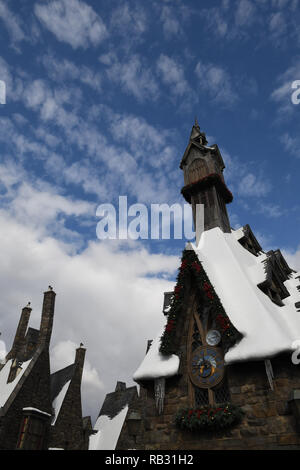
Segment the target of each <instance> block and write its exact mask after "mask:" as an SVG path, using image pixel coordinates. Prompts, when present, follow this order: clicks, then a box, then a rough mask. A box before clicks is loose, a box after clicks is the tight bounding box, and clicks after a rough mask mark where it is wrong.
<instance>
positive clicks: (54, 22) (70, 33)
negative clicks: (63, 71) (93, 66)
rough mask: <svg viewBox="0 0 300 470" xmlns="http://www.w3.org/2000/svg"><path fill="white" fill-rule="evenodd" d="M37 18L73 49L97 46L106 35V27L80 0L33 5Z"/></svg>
mask: <svg viewBox="0 0 300 470" xmlns="http://www.w3.org/2000/svg"><path fill="white" fill-rule="evenodd" d="M34 11H35V14H36V16H37V17H38V19H39V20H40V21H41V22H42V23H43V24H44V25H45V26H46V28H48V29H49V31H51V32H52V33H53V34H54V35H55V36H56V38H57V39H58V40H59V41H62V42H66V43H67V44H70V45H71V46H72V47H73V49H77V48H79V47H83V48H87V47H88V46H90V45H92V46H97V45H98V44H99V43H100V42H102V41H103V40H104V39H105V38H106V37H107V29H106V26H105V24H104V23H103V21H102V19H101V18H100V16H99V15H98V14H97V13H96V12H95V10H94V9H93V8H92V7H91V6H89V5H87V4H86V3H85V2H83V1H80V0H55V1H50V2H47V3H46V4H45V3H43V4H41V3H39V4H36V5H35V7H34Z"/></svg>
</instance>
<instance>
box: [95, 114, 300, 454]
mask: <svg viewBox="0 0 300 470" xmlns="http://www.w3.org/2000/svg"><path fill="white" fill-rule="evenodd" d="M180 168H181V169H182V170H183V173H184V187H183V188H182V191H181V192H182V195H183V196H184V198H185V199H186V201H188V202H189V203H190V204H191V205H192V209H193V217H194V223H195V224H196V221H197V218H198V217H199V211H200V207H199V205H198V206H197V204H202V205H204V232H203V233H202V234H201V237H200V240H199V241H197V244H191V243H190V244H188V245H187V246H186V248H185V250H184V251H183V255H182V261H181V265H180V267H179V270H178V277H177V282H176V286H175V289H174V291H173V292H169V293H165V297H164V307H163V313H164V315H165V317H166V322H165V327H164V329H163V331H160V332H158V335H157V338H155V339H154V340H153V341H152V342H150V344H148V348H147V353H146V355H145V357H144V359H143V360H142V362H141V364H140V366H139V368H138V369H137V371H136V372H135V373H134V375H133V378H134V380H135V381H136V382H137V383H138V384H139V385H140V393H139V396H138V397H135V399H134V400H133V401H132V402H131V403H129V405H127V408H123V413H124V416H123V417H122V420H121V419H120V420H119V429H118V436H117V439H116V438H115V441H116V443H115V448H116V449H132V448H135V449H146V450H154V449H159V450H164V449H168V450H175V449H191V450H192V449H300V434H299V432H300V426H299V425H300V365H297V364H298V363H299V362H300V361H299V359H298V356H297V354H298V352H300V351H298V350H297V346H298V345H297V340H298V341H299V340H300V310H299V308H300V302H299V300H300V298H299V297H300V293H299V290H300V275H299V273H296V272H295V271H294V270H293V269H291V268H290V267H289V266H288V264H287V262H286V261H285V259H284V257H283V255H282V253H281V252H280V250H275V251H273V250H271V251H268V252H264V251H263V249H262V247H261V246H260V244H259V243H258V241H257V239H256V238H255V236H254V234H253V232H252V230H251V228H250V227H249V225H245V226H244V227H242V228H240V229H238V230H233V229H232V228H231V226H230V221H229V217H228V213H227V209H226V205H227V204H228V203H230V202H231V201H232V194H231V192H230V191H229V189H228V188H227V186H226V183H225V180H224V177H223V170H224V168H225V165H224V161H223V159H222V156H221V154H220V151H219V149H218V147H217V145H213V146H208V145H207V140H206V137H205V134H204V133H203V132H201V130H200V128H199V125H198V123H197V121H196V122H195V124H194V126H193V128H192V132H191V136H190V139H189V143H188V146H187V148H186V151H185V152H184V155H183V158H182V161H181V163H180ZM298 344H299V343H298ZM298 347H299V346H298ZM118 411H119V415H118V416H119V417H120V416H121V413H122V410H118ZM107 417H108V418H109V414H107ZM115 421H116V418H115ZM104 432H105V430H103V433H104Z"/></svg>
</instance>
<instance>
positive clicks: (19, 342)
mask: <svg viewBox="0 0 300 470" xmlns="http://www.w3.org/2000/svg"><path fill="white" fill-rule="evenodd" d="M31 310H32V308H31V307H30V302H28V304H27V305H26V307H24V308H23V309H22V312H21V317H20V321H19V324H18V328H17V331H16V334H15V338H14V342H13V345H12V348H11V350H10V351H9V353H8V354H7V356H6V360H8V359H12V358H14V359H15V358H19V359H20V358H21V356H23V354H24V352H25V351H24V349H25V334H26V330H27V326H28V323H29V318H30V314H31Z"/></svg>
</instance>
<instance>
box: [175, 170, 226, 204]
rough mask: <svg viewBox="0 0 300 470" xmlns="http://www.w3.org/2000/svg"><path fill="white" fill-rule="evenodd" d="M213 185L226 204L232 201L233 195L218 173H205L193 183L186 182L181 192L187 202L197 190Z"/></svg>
mask: <svg viewBox="0 0 300 470" xmlns="http://www.w3.org/2000/svg"><path fill="white" fill-rule="evenodd" d="M211 186H215V187H216V189H217V191H218V193H219V194H220V195H221V196H222V198H223V199H224V202H225V203H226V204H229V203H230V202H232V201H233V195H232V193H231V192H230V191H229V189H228V188H227V186H226V184H225V183H224V181H223V180H222V178H221V176H220V175H219V174H218V173H211V174H209V175H206V176H205V177H204V178H201V179H200V180H198V181H195V182H194V183H191V184H188V185H186V186H184V187H183V188H182V189H181V194H182V195H183V197H184V198H185V200H186V201H187V202H188V203H191V196H193V195H195V194H196V193H198V192H199V191H203V190H205V189H208V188H210V187H211Z"/></svg>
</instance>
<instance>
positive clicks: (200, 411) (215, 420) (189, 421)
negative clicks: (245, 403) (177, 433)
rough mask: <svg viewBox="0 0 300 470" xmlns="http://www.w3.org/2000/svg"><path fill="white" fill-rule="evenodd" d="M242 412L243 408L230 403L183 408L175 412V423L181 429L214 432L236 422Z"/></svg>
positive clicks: (240, 417) (238, 420)
mask: <svg viewBox="0 0 300 470" xmlns="http://www.w3.org/2000/svg"><path fill="white" fill-rule="evenodd" d="M243 414H244V412H243V410H242V409H241V408H240V407H238V406H236V405H233V404H232V403H226V404H224V405H221V406H218V407H217V406H214V407H212V406H205V407H201V408H183V409H181V410H180V411H178V413H177V414H176V417H175V424H176V425H177V426H178V427H179V428H181V429H187V430H189V431H193V432H197V431H214V432H215V431H220V430H222V429H226V428H229V427H231V426H233V425H235V424H238V423H239V422H240V421H241V419H242V417H243Z"/></svg>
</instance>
